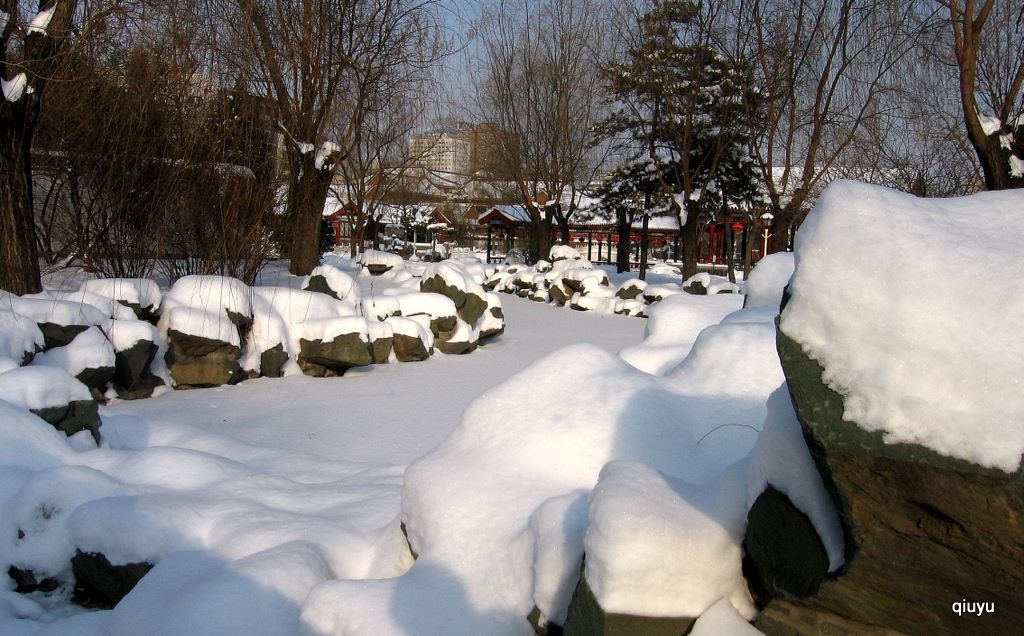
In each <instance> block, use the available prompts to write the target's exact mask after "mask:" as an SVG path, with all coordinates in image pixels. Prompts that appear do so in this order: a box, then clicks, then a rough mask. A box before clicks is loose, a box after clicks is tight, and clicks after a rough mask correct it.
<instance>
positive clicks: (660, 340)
mask: <svg viewBox="0 0 1024 636" xmlns="http://www.w3.org/2000/svg"><path fill="white" fill-rule="evenodd" d="M647 289H650V287H648V288H647ZM742 303H743V299H742V298H741V297H739V296H736V295H734V294H718V295H714V296H694V295H691V294H682V293H680V292H678V291H677V292H676V293H675V294H674V295H672V296H671V297H669V298H665V299H664V300H662V301H661V302H659V303H658V304H656V305H654V306H651V307H649V308H648V309H647V315H648V320H647V327H646V329H645V334H644V341H643V342H642V343H640V344H638V345H636V346H634V347H630V348H628V349H624V350H623V351H622V352H621V353H620V354H619V355H620V356H621V357H622V359H623V360H625V361H626V362H628V363H630V364H631V365H633V366H634V367H636V368H637V369H640V370H641V371H646V372H647V373H653V374H655V375H663V374H665V373H666V372H668V371H669V370H671V369H672V368H673V367H675V366H676V365H677V364H679V363H680V362H681V361H682V360H683V358H685V357H686V356H687V354H689V353H690V349H691V347H693V343H694V341H695V340H696V339H697V335H698V334H699V333H700V332H701V330H702V329H704V328H705V327H707V326H708V325H713V324H715V323H717V322H719V321H720V320H722V318H724V317H725V316H727V315H728V314H730V313H732V312H734V311H736V310H737V309H739V308H740V305H741V304H742Z"/></svg>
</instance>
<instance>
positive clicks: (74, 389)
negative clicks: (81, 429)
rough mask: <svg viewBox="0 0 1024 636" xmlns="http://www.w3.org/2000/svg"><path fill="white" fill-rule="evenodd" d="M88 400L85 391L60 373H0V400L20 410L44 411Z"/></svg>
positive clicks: (26, 369) (19, 370) (40, 368)
mask: <svg viewBox="0 0 1024 636" xmlns="http://www.w3.org/2000/svg"><path fill="white" fill-rule="evenodd" d="M91 399H92V395H91V394H90V393H89V389H87V388H86V386H85V385H84V384H82V383H81V382H79V381H78V380H76V379H75V378H74V377H72V376H71V374H69V373H68V372H67V371H65V370H64V369H58V368H57V367H49V366H29V367H18V368H16V369H11V370H10V371H5V372H4V373H0V400H3V401H4V402H8V403H10V404H13V405H15V406H20V407H21V408H23V409H33V410H37V409H45V408H49V407H51V406H65V405H67V404H68V403H69V402H73V401H78V400H91Z"/></svg>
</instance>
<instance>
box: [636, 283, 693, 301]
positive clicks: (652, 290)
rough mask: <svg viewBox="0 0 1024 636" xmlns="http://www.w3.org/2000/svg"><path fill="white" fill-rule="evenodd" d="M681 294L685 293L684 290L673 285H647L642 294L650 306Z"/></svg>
mask: <svg viewBox="0 0 1024 636" xmlns="http://www.w3.org/2000/svg"><path fill="white" fill-rule="evenodd" d="M681 293H683V288H682V287H680V286H679V285H672V284H666V285H647V286H646V287H644V290H643V292H641V294H642V295H643V297H644V302H646V303H647V304H648V305H652V304H654V303H659V302H661V301H662V300H664V299H666V298H668V297H669V296H675V295H677V294H681Z"/></svg>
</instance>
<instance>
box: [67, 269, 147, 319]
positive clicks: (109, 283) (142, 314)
mask: <svg viewBox="0 0 1024 636" xmlns="http://www.w3.org/2000/svg"><path fill="white" fill-rule="evenodd" d="M80 291H81V292H85V293H89V294H95V295H97V296H102V297H105V298H109V299H111V300H113V301H115V302H117V303H120V304H121V305H123V306H125V307H128V308H129V309H131V310H132V312H134V313H135V315H136V316H137V317H138V318H139V319H140V320H145V321H147V322H152V323H156V320H157V312H158V311H159V309H160V303H161V298H162V294H161V293H160V287H159V286H157V284H156V282H154V281H152V280H149V279H148V278H100V279H96V280H88V281H85V282H84V283H82V287H81V289H80Z"/></svg>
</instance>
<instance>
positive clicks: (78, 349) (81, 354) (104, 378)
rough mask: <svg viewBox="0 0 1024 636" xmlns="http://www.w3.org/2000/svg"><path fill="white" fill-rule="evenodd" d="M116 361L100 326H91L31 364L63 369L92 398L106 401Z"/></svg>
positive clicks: (38, 357) (111, 347) (36, 358)
mask: <svg viewBox="0 0 1024 636" xmlns="http://www.w3.org/2000/svg"><path fill="white" fill-rule="evenodd" d="M135 322H137V321H135ZM142 324H145V325H146V326H148V327H152V325H149V323H142ZM114 362H115V355H114V348H113V346H111V344H110V342H109V341H108V340H107V337H106V336H105V335H104V334H103V332H102V331H100V330H99V329H98V328H96V327H88V328H86V329H85V330H83V331H81V332H80V333H79V334H78V335H77V336H75V338H74V339H73V340H72V341H71V342H69V343H68V344H66V345H64V346H61V347H54V348H53V349H50V350H48V351H46V352H44V353H41V354H39V355H37V356H36V357H35V359H34V360H33V361H32V364H37V365H45V366H52V367H58V368H60V369H64V370H65V371H67V372H68V373H70V374H71V375H73V376H75V378H77V379H78V381H79V382H81V383H82V384H84V385H85V386H87V387H89V391H90V392H91V393H92V396H93V399H95V400H98V401H104V400H105V399H106V398H105V395H104V394H105V393H106V390H107V387H108V386H109V384H110V382H111V381H112V380H113V379H114Z"/></svg>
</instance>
